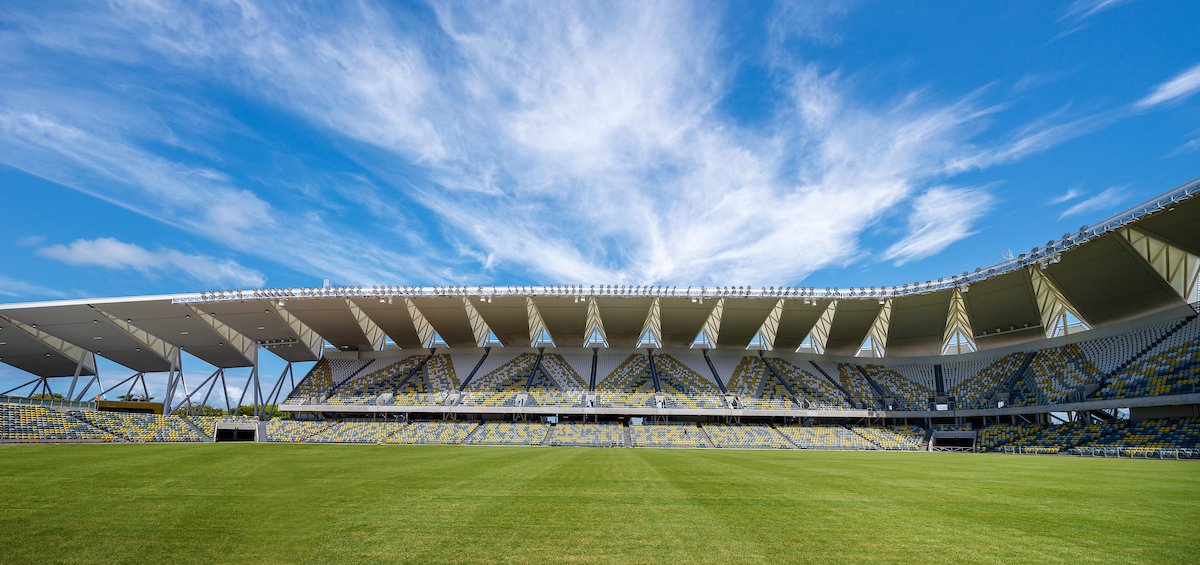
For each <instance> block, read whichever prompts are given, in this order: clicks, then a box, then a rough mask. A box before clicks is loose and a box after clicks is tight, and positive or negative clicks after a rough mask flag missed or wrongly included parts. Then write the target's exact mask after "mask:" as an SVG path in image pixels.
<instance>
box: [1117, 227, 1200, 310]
mask: <svg viewBox="0 0 1200 565" xmlns="http://www.w3.org/2000/svg"><path fill="white" fill-rule="evenodd" d="M1117 233H1118V234H1119V235H1120V236H1121V238H1122V239H1124V240H1125V241H1126V242H1127V243H1128V244H1129V246H1130V247H1132V248H1133V250H1134V251H1136V252H1137V254H1138V255H1139V256H1141V258H1142V259H1144V260H1145V261H1146V262H1147V263H1149V264H1150V267H1151V268H1153V269H1154V272H1156V273H1158V276H1160V277H1162V278H1163V280H1164V281H1166V282H1167V284H1168V285H1170V286H1171V290H1174V291H1175V293H1176V294H1178V295H1179V297H1180V298H1183V300H1184V301H1185V302H1192V301H1195V300H1196V299H1197V295H1196V287H1197V283H1198V282H1200V257H1196V256H1195V255H1192V254H1191V253H1188V252H1187V251H1184V250H1182V249H1180V248H1178V247H1175V246H1174V245H1171V244H1169V243H1167V242H1165V241H1162V240H1160V239H1157V238H1154V237H1151V236H1149V235H1146V234H1145V233H1142V232H1140V231H1137V230H1135V229H1132V228H1123V229H1121V230H1119V231H1118V232H1117Z"/></svg>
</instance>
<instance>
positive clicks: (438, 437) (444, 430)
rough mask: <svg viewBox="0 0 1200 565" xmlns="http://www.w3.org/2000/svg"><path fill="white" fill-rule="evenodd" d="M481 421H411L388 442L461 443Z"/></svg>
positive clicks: (390, 437) (388, 439)
mask: <svg viewBox="0 0 1200 565" xmlns="http://www.w3.org/2000/svg"><path fill="white" fill-rule="evenodd" d="M477 427H479V422H450V421H442V422H409V423H408V425H406V426H403V427H401V428H400V429H399V430H397V431H396V432H395V433H394V434H392V435H391V436H389V437H388V438H387V440H386V441H387V443H404V444H447V445H454V444H460V443H462V442H463V440H465V439H466V438H467V436H469V435H471V432H473V431H475V428H477Z"/></svg>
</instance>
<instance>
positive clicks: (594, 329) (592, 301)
mask: <svg viewBox="0 0 1200 565" xmlns="http://www.w3.org/2000/svg"><path fill="white" fill-rule="evenodd" d="M583 336H584V337H583V346H584V347H603V348H608V337H607V336H606V335H604V322H603V321H602V320H601V319H600V306H598V305H597V304H596V297H595V296H589V297H588V303H587V326H586V327H585V328H584V330H583Z"/></svg>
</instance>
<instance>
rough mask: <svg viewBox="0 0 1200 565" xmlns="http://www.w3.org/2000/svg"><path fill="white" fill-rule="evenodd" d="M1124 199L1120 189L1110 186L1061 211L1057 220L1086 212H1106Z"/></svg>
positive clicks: (1122, 191)
mask: <svg viewBox="0 0 1200 565" xmlns="http://www.w3.org/2000/svg"><path fill="white" fill-rule="evenodd" d="M1124 199H1125V193H1124V189H1123V188H1122V187H1119V186H1110V187H1108V188H1106V189H1104V190H1103V191H1102V192H1100V193H1098V194H1096V195H1095V196H1092V197H1090V198H1087V199H1085V200H1082V201H1079V202H1076V203H1075V204H1074V205H1073V206H1071V207H1070V208H1067V209H1066V210H1063V212H1062V213H1061V214H1059V215H1058V219H1060V220H1062V219H1066V218H1070V217H1072V216H1078V215H1080V214H1084V213H1088V212H1098V211H1102V210H1106V209H1109V208H1112V207H1113V206H1116V205H1117V204H1119V203H1120V202H1121V200H1124Z"/></svg>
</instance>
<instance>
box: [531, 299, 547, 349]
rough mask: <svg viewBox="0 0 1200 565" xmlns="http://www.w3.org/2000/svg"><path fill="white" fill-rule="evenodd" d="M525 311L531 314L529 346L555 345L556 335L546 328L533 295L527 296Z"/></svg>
mask: <svg viewBox="0 0 1200 565" xmlns="http://www.w3.org/2000/svg"><path fill="white" fill-rule="evenodd" d="M525 312H526V313H527V314H528V315H529V347H534V348H537V347H554V337H552V336H551V335H550V330H548V329H546V322H543V321H542V315H541V313H539V312H538V309H537V305H536V304H534V303H533V297H532V296H526V297H525Z"/></svg>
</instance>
